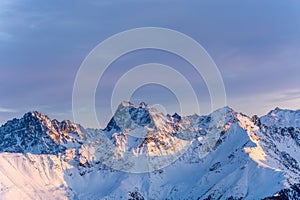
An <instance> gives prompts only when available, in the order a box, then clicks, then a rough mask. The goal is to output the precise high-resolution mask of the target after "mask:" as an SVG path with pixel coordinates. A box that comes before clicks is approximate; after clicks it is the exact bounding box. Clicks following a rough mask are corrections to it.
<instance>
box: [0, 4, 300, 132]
mask: <svg viewBox="0 0 300 200" xmlns="http://www.w3.org/2000/svg"><path fill="white" fill-rule="evenodd" d="M148 26H151V27H164V28H169V29H173V30H177V31H180V32H182V33H184V34H186V35H188V36H190V37H192V38H193V39H195V40H196V41H197V42H199V43H200V44H201V45H202V46H203V47H204V48H205V49H206V51H207V52H208V53H209V54H210V56H211V57H212V58H213V60H214V61H215V63H216V65H217V66H218V69H219V70H220V72H221V75H222V78H223V80H224V84H225V89H226V94H227V102H228V105H229V106H230V107H232V108H234V109H235V110H237V111H240V112H244V113H245V114H248V115H253V114H258V115H263V114H266V113H267V112H268V111H269V110H271V109H273V108H275V107H277V106H278V107H281V108H287V109H300V37H299V36H300V1H298V0H245V1H240V0H227V1H221V0H219V1H217V0H210V1H204V0H188V1H180V0H172V1H171V0H164V1H161V0H151V1H150V0H143V1H141V0H126V1H124V0H101V1H93V0H82V1H61V0H43V1H38V0H1V1H0V124H2V123H4V122H5V121H7V120H9V119H11V118H13V117H20V116H22V115H23V114H24V113H25V112H28V111H32V110H38V111H40V112H42V113H44V114H47V115H48V116H50V117H51V118H57V119H59V120H62V119H71V120H72V91H73V84H74V81H75V77H76V73H77V70H78V69H79V67H80V65H81V63H82V62H83V60H84V59H85V57H86V56H87V55H88V54H89V52H90V51H91V50H92V49H93V48H94V47H95V46H96V45H98V44H99V43H100V42H101V41H103V40H105V39H106V38H108V37H110V36H112V35H114V34H117V33H119V32H122V31H125V30H128V29H132V28H138V27H148ZM149 62H157V63H162V64H166V65H169V66H172V67H174V68H175V69H177V70H178V71H179V72H180V73H182V74H183V75H184V76H185V77H186V78H187V79H188V80H189V81H190V82H191V84H192V85H193V87H194V89H195V91H196V93H197V96H198V98H199V102H201V105H202V112H203V113H202V114H206V113H208V112H209V109H208V107H209V106H210V105H209V100H210V99H209V94H208V92H207V88H206V86H205V83H204V82H203V79H202V78H201V76H199V75H195V73H194V71H193V70H192V68H191V67H190V66H189V64H188V63H186V62H185V61H183V60H182V59H180V58H178V57H176V56H174V55H172V54H170V53H167V52H163V51H158V50H144V51H137V52H133V53H130V54H128V55H125V56H123V57H121V58H120V59H118V60H117V61H116V62H115V63H113V64H112V66H111V67H110V68H109V70H107V72H106V74H105V76H104V77H103V79H102V80H101V81H100V82H99V85H98V89H97V93H96V108H97V115H99V116H104V123H103V124H105V123H106V121H107V120H108V119H109V118H110V117H111V113H109V112H108V111H107V108H110V98H111V91H112V88H113V86H114V84H115V83H116V81H117V80H118V78H120V77H121V76H122V74H124V73H125V72H126V71H128V70H129V69H130V68H132V67H133V66H136V65H139V64H143V63H149ZM143 76H144V75H143V74H141V77H138V78H142V77H143ZM166 78H169V77H167V76H166ZM87 79H88V77H87ZM132 101H134V102H139V101H146V102H148V103H150V104H159V105H161V107H164V108H165V110H166V111H167V112H170V113H172V112H177V109H178V101H177V100H176V98H175V96H174V94H172V93H171V92H170V91H169V90H168V89H167V88H164V87H161V86H158V85H146V86H143V87H140V88H139V89H138V90H137V91H136V93H135V94H134V96H133V97H132ZM205 105H207V106H205ZM192 111H193V108H190V110H189V111H187V113H186V114H193V113H192ZM83 125H84V126H90V127H93V126H95V124H88V123H85V124H83Z"/></svg>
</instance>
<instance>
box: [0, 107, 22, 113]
mask: <svg viewBox="0 0 300 200" xmlns="http://www.w3.org/2000/svg"><path fill="white" fill-rule="evenodd" d="M16 112H18V111H17V110H15V109H11V108H4V107H0V113H16Z"/></svg>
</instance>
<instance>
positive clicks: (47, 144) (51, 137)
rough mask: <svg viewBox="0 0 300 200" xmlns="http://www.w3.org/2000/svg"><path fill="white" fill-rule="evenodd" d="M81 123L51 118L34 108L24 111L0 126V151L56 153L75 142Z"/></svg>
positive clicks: (80, 136) (81, 134) (81, 135)
mask: <svg viewBox="0 0 300 200" xmlns="http://www.w3.org/2000/svg"><path fill="white" fill-rule="evenodd" d="M83 137H84V135H83V133H82V131H81V127H80V126H79V125H77V124H75V123H73V122H71V121H69V120H64V121H62V122H59V121H57V120H56V119H54V120H51V119H50V118H49V117H48V116H47V115H43V114H41V113H39V112H37V111H32V112H27V113H25V114H24V115H23V117H22V118H20V119H16V118H15V119H13V120H10V121H8V122H7V123H5V124H4V125H2V126H1V127H0V152H3V151H6V152H17V153H26V152H30V153H34V154H48V153H49V154H57V153H60V152H63V151H64V150H65V149H66V148H67V147H71V146H74V147H75V146H79V144H78V142H79V141H81V140H82V138H83Z"/></svg>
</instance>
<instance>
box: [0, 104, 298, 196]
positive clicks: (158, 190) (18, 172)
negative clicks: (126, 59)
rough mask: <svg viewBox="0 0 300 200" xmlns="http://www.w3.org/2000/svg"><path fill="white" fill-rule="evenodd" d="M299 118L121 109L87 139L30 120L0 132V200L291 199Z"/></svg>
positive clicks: (38, 118)
mask: <svg viewBox="0 0 300 200" xmlns="http://www.w3.org/2000/svg"><path fill="white" fill-rule="evenodd" d="M299 116H300V115H299V111H287V110H280V109H275V110H274V111H271V112H270V113H269V114H268V115H266V116H264V117H262V118H257V117H256V118H253V119H250V118H249V117H247V116H245V115H243V114H241V113H237V112H235V111H234V110H232V109H231V108H229V107H225V108H222V109H219V110H217V111H215V112H213V113H211V114H210V115H208V116H198V115H192V116H186V117H185V116H179V115H178V114H174V115H166V116H165V115H163V114H162V113H160V112H158V111H157V110H156V109H154V108H152V107H151V106H149V105H147V104H145V103H141V104H140V105H134V104H131V103H129V102H122V103H121V104H120V105H119V107H118V109H117V110H116V112H115V114H114V116H113V117H112V119H111V120H110V122H109V124H108V125H107V127H106V128H105V129H103V130H97V129H84V128H82V127H81V126H80V125H76V124H74V123H72V122H70V121H63V122H58V121H57V120H50V119H49V118H48V117H47V116H44V115H42V114H40V113H38V112H30V113H27V114H25V115H24V117H23V118H21V119H14V120H11V121H8V122H7V123H6V124H5V125H3V126H2V127H0V150H1V152H3V153H0V197H1V199H19V198H23V199H49V198H51V199H53V198H54V199H251V200H252V199H264V198H267V197H268V198H269V199H274V198H275V199H276V198H283V197H288V198H290V199H293V198H294V199H297V197H298V196H297V195H299V194H300V191H299V187H298V185H297V184H298V183H300V181H299V177H300V175H299V171H300V170H299V166H298V163H299V162H300V159H299V152H300V151H299V150H300V149H299V124H298V122H297V121H300V119H299V118H300V117H299Z"/></svg>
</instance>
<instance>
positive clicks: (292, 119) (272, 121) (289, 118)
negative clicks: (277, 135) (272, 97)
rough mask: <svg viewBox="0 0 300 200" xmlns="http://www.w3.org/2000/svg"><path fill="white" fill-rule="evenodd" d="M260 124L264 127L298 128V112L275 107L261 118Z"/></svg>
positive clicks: (299, 118)
mask: <svg viewBox="0 0 300 200" xmlns="http://www.w3.org/2000/svg"><path fill="white" fill-rule="evenodd" d="M260 122H261V123H262V124H265V125H266V126H276V127H298V128H300V110H287V109H280V108H278V107H277V108H275V109H274V110H271V111H270V112H269V113H268V114H267V115H265V116H263V117H261V118H260Z"/></svg>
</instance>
